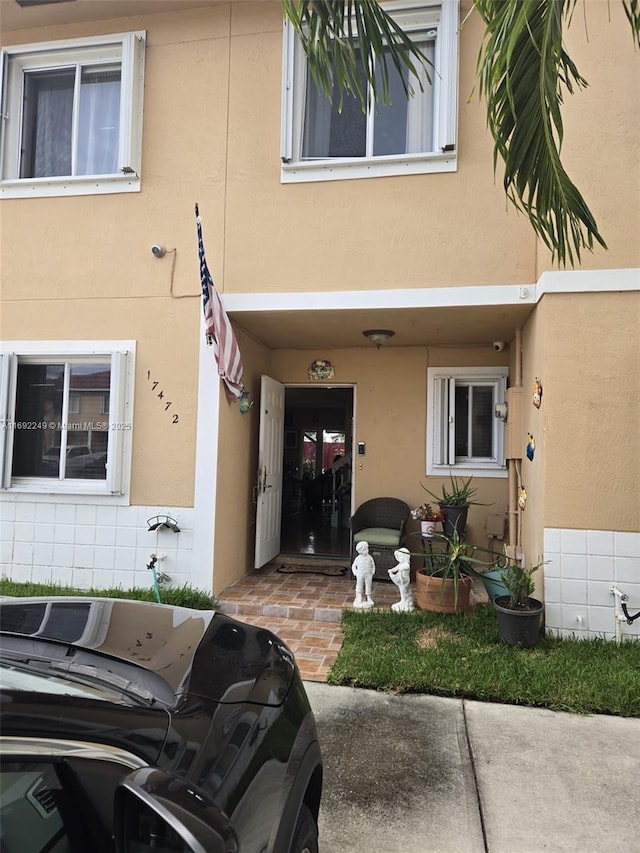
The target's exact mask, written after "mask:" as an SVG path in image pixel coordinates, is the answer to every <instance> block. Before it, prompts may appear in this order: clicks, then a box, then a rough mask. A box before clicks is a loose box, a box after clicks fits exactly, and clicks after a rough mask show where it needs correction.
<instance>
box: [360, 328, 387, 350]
mask: <svg viewBox="0 0 640 853" xmlns="http://www.w3.org/2000/svg"><path fill="white" fill-rule="evenodd" d="M362 334H363V335H364V336H365V338H367V339H368V340H370V341H371V343H372V344H375V345H376V347H377V348H378V349H380V347H381V346H382V344H386V342H387V341H388V340H389V338H392V337H393V336H394V335H395V332H394V331H393V330H392V329H365V331H364V332H363V333H362Z"/></svg>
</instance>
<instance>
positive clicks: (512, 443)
mask: <svg viewBox="0 0 640 853" xmlns="http://www.w3.org/2000/svg"><path fill="white" fill-rule="evenodd" d="M504 398H505V402H506V404H507V412H508V414H507V421H506V423H505V425H504V456H505V459H522V458H523V456H524V450H525V445H526V443H527V442H526V434H525V432H524V425H523V423H524V415H523V412H522V406H523V401H524V389H523V388H522V387H518V388H507V390H506V393H505V397H504Z"/></svg>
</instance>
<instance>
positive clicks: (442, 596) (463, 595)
mask: <svg viewBox="0 0 640 853" xmlns="http://www.w3.org/2000/svg"><path fill="white" fill-rule="evenodd" d="M470 593H471V578H460V580H459V581H458V601H457V604H456V601H455V591H454V585H453V581H452V580H449V579H447V580H445V581H444V583H443V581H442V578H440V577H438V576H437V575H428V574H425V573H424V572H423V571H421V570H418V571H417V572H416V604H417V605H418V607H419V608H420V610H431V611H432V612H435V613H468V612H469V611H470V610H471V604H470Z"/></svg>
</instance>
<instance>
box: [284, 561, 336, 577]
mask: <svg viewBox="0 0 640 853" xmlns="http://www.w3.org/2000/svg"><path fill="white" fill-rule="evenodd" d="M277 571H279V572H282V573H283V574H285V575H295V574H297V573H298V572H300V573H305V574H309V575H331V576H332V577H340V576H341V575H345V574H346V573H347V567H346V566H320V565H315V564H314V563H282V565H280V566H279V567H278V569H277Z"/></svg>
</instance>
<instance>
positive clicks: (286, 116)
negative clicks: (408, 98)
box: [280, 0, 459, 183]
mask: <svg viewBox="0 0 640 853" xmlns="http://www.w3.org/2000/svg"><path fill="white" fill-rule="evenodd" d="M383 5H384V7H385V9H386V10H387V11H389V12H391V13H392V14H393V17H394V19H395V20H396V21H397V22H398V23H399V24H400V26H401V27H402V28H403V30H404V31H405V32H407V33H408V34H409V35H411V34H412V33H415V32H418V31H424V30H434V29H435V30H436V31H437V36H436V43H435V57H434V66H435V67H434V68H429V76H430V77H431V78H432V83H433V103H434V106H433V138H434V151H432V152H424V153H417V154H395V155H385V156H377V157H353V158H330V159H326V160H303V159H302V155H301V152H302V136H303V116H304V100H305V89H306V75H307V63H306V57H305V56H304V51H303V50H302V47H301V46H300V43H299V41H298V39H297V37H296V35H295V32H294V30H293V27H292V26H291V25H290V24H289V22H288V21H285V24H284V33H283V52H282V55H283V62H282V78H283V85H282V127H281V152H280V156H281V161H282V164H281V182H282V183H301V182H309V181H334V180H341V179H350V178H371V177H382V176H389V175H407V174H409V175H411V174H414V175H415V174H428V173H435V172H455V171H456V170H457V124H458V38H459V35H458V27H459V0H422V2H406V0H403V2H390V3H385V4H383ZM417 96H418V95H416V96H414V97H417Z"/></svg>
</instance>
